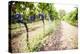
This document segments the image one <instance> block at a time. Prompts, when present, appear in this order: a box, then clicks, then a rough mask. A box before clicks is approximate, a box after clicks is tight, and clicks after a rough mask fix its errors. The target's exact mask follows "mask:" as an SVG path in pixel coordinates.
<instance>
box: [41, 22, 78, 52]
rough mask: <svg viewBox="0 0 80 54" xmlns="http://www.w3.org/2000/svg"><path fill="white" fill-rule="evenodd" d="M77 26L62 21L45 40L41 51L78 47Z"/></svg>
mask: <svg viewBox="0 0 80 54" xmlns="http://www.w3.org/2000/svg"><path fill="white" fill-rule="evenodd" d="M77 33H78V32H77V27H74V26H72V25H70V24H68V23H67V22H64V21H61V23H60V25H59V26H58V29H57V30H56V31H55V32H54V33H53V34H52V35H51V36H50V37H49V38H48V39H47V40H46V41H45V43H44V44H43V46H42V47H41V49H40V51H50V50H64V49H76V48H78V44H77V42H78V41H77V39H78V38H77V35H78V34H77Z"/></svg>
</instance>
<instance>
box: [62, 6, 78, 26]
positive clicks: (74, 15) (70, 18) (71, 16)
mask: <svg viewBox="0 0 80 54" xmlns="http://www.w3.org/2000/svg"><path fill="white" fill-rule="evenodd" d="M63 19H64V20H65V21H67V22H69V23H70V24H72V25H74V26H77V25H78V8H76V7H75V8H74V10H73V11H71V12H70V13H68V14H67V15H66V16H64V17H63Z"/></svg>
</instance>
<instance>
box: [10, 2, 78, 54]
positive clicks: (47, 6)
mask: <svg viewBox="0 0 80 54" xmlns="http://www.w3.org/2000/svg"><path fill="white" fill-rule="evenodd" d="M11 6H12V8H11V15H15V14H16V13H20V14H22V17H23V21H24V22H26V25H27V26H28V28H27V29H28V32H26V33H30V32H32V33H34V32H36V34H35V35H34V36H32V37H29V47H30V48H28V47H27V46H26V51H29V52H32V51H39V50H40V47H41V46H42V44H43V43H44V41H45V40H46V39H47V38H48V37H49V36H50V35H51V34H52V33H54V31H55V30H56V29H57V27H58V25H59V24H60V22H61V20H64V21H67V22H68V23H70V24H71V25H74V26H77V23H78V16H77V15H78V8H75V9H74V10H73V11H71V12H70V13H68V14H66V12H65V11H64V10H60V11H59V12H57V10H56V8H55V7H54V4H53V3H34V2H18V1H16V2H13V4H12V5H11ZM40 13H43V14H44V15H45V17H44V19H43V20H41V19H40V17H39V16H38V14H40ZM30 16H34V17H35V20H34V21H32V22H31V20H30ZM23 28H24V25H23V26H21V24H20V23H17V22H16V21H14V20H11V32H12V33H14V32H16V33H18V31H17V30H19V31H20V30H21V29H23ZM38 29H40V30H38ZM20 32H21V31H20ZM22 33H24V32H22ZM32 33H31V34H30V35H32ZM30 35H29V36H30ZM26 43H27V41H26Z"/></svg>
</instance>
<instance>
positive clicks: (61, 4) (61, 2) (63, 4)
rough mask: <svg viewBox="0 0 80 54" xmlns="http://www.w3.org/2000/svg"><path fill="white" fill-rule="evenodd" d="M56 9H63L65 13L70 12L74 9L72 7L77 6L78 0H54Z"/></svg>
mask: <svg viewBox="0 0 80 54" xmlns="http://www.w3.org/2000/svg"><path fill="white" fill-rule="evenodd" d="M54 3H55V5H54V6H55V7H56V10H57V11H59V9H63V10H65V11H66V13H68V12H70V11H71V10H73V9H74V7H78V5H77V4H78V0H54Z"/></svg>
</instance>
